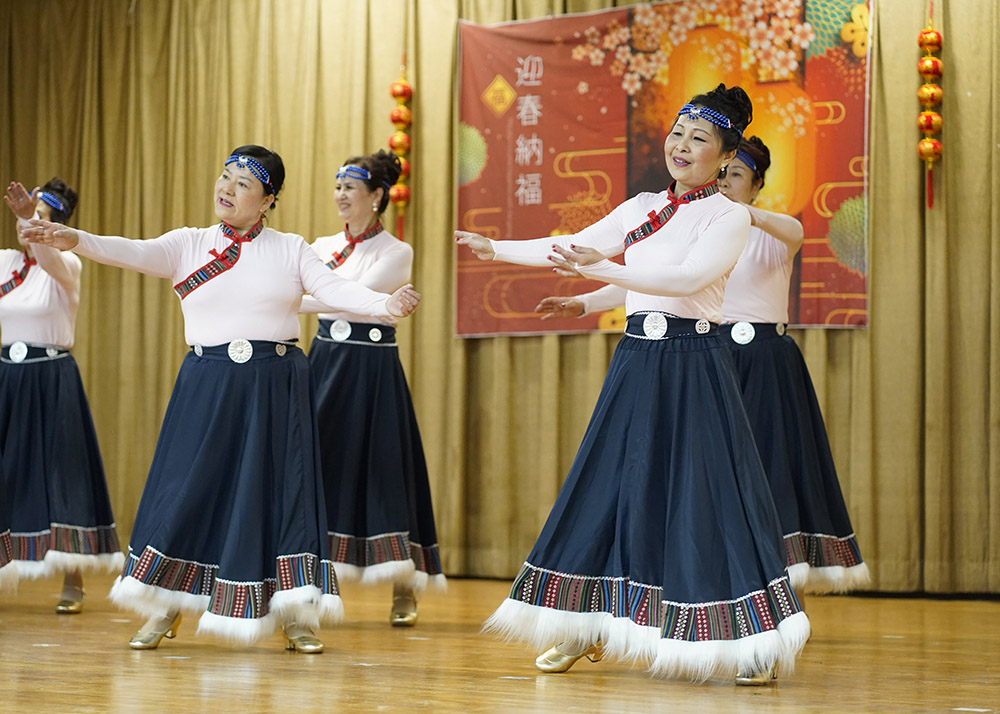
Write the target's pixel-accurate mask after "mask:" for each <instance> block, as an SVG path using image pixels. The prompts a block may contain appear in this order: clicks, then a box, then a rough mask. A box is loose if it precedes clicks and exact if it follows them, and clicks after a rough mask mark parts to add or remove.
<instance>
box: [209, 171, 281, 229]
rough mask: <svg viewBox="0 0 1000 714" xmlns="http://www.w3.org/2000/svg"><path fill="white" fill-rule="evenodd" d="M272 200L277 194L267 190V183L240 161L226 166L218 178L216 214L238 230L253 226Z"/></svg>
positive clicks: (216, 183)
mask: <svg viewBox="0 0 1000 714" xmlns="http://www.w3.org/2000/svg"><path fill="white" fill-rule="evenodd" d="M273 202H274V196H272V195H271V194H269V193H268V194H265V193H264V184H262V183H261V182H260V181H259V180H258V179H257V177H256V176H254V175H253V174H252V173H250V169H248V168H240V166H239V164H237V163H231V164H229V166H226V167H225V168H223V169H222V175H221V176H219V178H218V180H217V181H216V182H215V215H216V216H217V217H218V218H219V220H221V221H225V222H226V223H228V224H229V225H230V226H232V227H233V228H235V229H236V230H237V231H238V232H239V233H246V232H247V231H248V230H250V229H251V228H253V227H254V226H255V225H256V224H257V221H259V220H260V217H261V216H262V215H264V212H265V211H267V209H268V208H270V207H271V203H273Z"/></svg>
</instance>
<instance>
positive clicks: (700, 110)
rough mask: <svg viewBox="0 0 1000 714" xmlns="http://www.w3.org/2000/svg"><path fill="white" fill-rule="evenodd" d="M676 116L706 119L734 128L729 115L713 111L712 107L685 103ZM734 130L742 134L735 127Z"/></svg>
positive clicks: (721, 125)
mask: <svg viewBox="0 0 1000 714" xmlns="http://www.w3.org/2000/svg"><path fill="white" fill-rule="evenodd" d="M677 116H689V117H691V118H692V119H706V120H708V121H710V122H712V123H713V124H715V125H716V126H718V127H721V128H723V129H736V127H735V126H733V122H732V120H731V119H730V118H729V117H727V116H726V115H725V114H722V113H721V112H717V111H715V110H714V109H709V108H708V107H702V106H697V105H694V104H685V105H684V106H683V107H681V110H680V111H679V112H677ZM736 132H737V133H738V134H739V135H740V136H743V132H742V131H740V130H739V129H736Z"/></svg>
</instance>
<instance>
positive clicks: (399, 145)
mask: <svg viewBox="0 0 1000 714" xmlns="http://www.w3.org/2000/svg"><path fill="white" fill-rule="evenodd" d="M389 93H390V94H391V95H392V96H393V98H394V99H395V100H396V108H395V109H393V110H392V111H391V112H389V121H391V122H392V123H393V124H394V125H395V127H396V133H394V134H393V135H392V136H390V137H389V148H390V149H392V151H393V153H394V154H396V156H397V157H399V164H400V168H401V171H400V173H399V179H398V180H397V181H396V185H395V186H393V187H392V188H390V189H389V200H390V201H392V202H393V204H395V206H396V237H397V238H399V239H400V240H403V214H404V212H405V211H406V204H408V203H409V202H410V187H409V186H407V185H406V180H407V179H408V178H409V177H410V162H409V161H407V160H406V154H407V153H408V152H409V151H410V137H409V135H408V134H407V133H406V132H407V130H409V128H410V125H411V124H412V123H413V115H412V113H411V112H410V108H409V107H407V106H406V105H407V103H408V102H409V101H410V100H411V99H412V98H413V87H412V85H411V84H410V83H409V82H407V81H406V53H405V52H404V53H403V63H402V64H401V65H400V67H399V79H398V80H396V81H395V82H393V83H392V84H391V85H390V86H389Z"/></svg>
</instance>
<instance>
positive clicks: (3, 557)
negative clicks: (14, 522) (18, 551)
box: [0, 531, 14, 568]
mask: <svg viewBox="0 0 1000 714" xmlns="http://www.w3.org/2000/svg"><path fill="white" fill-rule="evenodd" d="M12 560H14V546H13V545H12V544H11V538H10V531H4V532H3V533H0V568H2V567H3V566H5V565H7V564H8V563H9V562H11V561H12Z"/></svg>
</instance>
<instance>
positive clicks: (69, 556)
mask: <svg viewBox="0 0 1000 714" xmlns="http://www.w3.org/2000/svg"><path fill="white" fill-rule="evenodd" d="M14 562H15V563H17V571H18V573H20V575H21V577H22V578H24V579H25V580H36V579H38V578H48V577H51V576H53V575H58V574H60V573H72V572H81V573H84V572H92V573H95V572H96V573H116V572H119V571H120V570H121V569H122V566H124V565H125V555H124V554H123V553H120V552H119V553H97V554H94V555H86V554H83V553H66V552H64V551H61V550H50V551H47V552H46V553H45V557H44V558H43V559H42V560H15V561H14Z"/></svg>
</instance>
